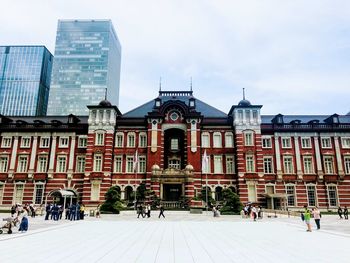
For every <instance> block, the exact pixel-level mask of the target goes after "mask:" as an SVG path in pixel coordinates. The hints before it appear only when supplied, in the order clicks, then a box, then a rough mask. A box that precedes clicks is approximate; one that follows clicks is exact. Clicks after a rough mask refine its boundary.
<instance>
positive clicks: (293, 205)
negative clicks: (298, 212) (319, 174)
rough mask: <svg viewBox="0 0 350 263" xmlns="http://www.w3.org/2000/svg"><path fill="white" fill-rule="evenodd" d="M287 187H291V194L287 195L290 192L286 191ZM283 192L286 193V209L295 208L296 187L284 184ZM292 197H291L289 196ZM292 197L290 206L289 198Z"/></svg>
mask: <svg viewBox="0 0 350 263" xmlns="http://www.w3.org/2000/svg"><path fill="white" fill-rule="evenodd" d="M288 187H293V193H292V194H291V193H289V192H291V191H290V189H288ZM285 191H286V195H287V206H288V207H295V206H296V205H297V195H296V186H295V184H286V185H285ZM290 195H292V196H290ZM290 197H293V204H290V200H289V198H290Z"/></svg>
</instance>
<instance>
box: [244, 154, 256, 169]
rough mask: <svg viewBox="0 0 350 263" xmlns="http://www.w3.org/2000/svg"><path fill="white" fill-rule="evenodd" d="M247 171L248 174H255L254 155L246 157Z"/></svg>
mask: <svg viewBox="0 0 350 263" xmlns="http://www.w3.org/2000/svg"><path fill="white" fill-rule="evenodd" d="M245 169H246V172H247V173H254V172H255V158H254V155H252V154H247V155H246V156H245Z"/></svg>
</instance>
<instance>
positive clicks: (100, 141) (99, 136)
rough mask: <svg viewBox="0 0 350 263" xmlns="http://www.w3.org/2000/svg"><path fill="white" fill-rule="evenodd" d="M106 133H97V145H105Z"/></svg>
mask: <svg viewBox="0 0 350 263" xmlns="http://www.w3.org/2000/svg"><path fill="white" fill-rule="evenodd" d="M104 137H105V136H104V133H96V137H95V145H99V146H102V145H103V144H104Z"/></svg>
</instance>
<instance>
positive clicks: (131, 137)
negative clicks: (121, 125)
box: [127, 133, 135, 147]
mask: <svg viewBox="0 0 350 263" xmlns="http://www.w3.org/2000/svg"><path fill="white" fill-rule="evenodd" d="M127 147H135V134H134V133H129V134H128V142H127Z"/></svg>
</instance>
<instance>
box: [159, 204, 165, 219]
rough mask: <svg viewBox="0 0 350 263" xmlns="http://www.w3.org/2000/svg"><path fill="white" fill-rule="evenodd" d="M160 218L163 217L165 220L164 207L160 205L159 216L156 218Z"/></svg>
mask: <svg viewBox="0 0 350 263" xmlns="http://www.w3.org/2000/svg"><path fill="white" fill-rule="evenodd" d="M160 216H163V217H164V218H165V216H164V207H163V206H162V205H160V207H159V216H158V218H160Z"/></svg>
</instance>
